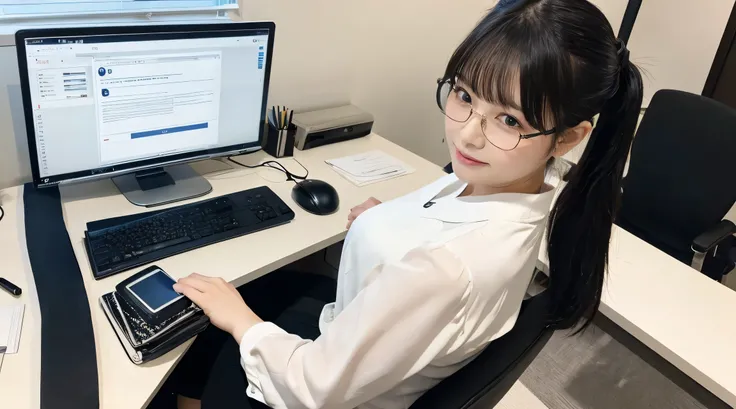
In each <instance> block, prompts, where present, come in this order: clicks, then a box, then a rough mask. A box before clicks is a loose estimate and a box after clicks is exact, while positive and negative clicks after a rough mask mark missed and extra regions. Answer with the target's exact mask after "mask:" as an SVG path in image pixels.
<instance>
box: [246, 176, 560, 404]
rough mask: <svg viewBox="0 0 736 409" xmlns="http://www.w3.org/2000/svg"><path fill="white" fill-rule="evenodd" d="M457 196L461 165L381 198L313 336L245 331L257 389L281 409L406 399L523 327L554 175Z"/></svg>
mask: <svg viewBox="0 0 736 409" xmlns="http://www.w3.org/2000/svg"><path fill="white" fill-rule="evenodd" d="M554 173H555V174H553V172H548V174H547V180H546V182H547V183H546V184H545V187H544V189H543V193H540V194H520V193H502V194H494V195H490V196H482V197H481V196H477V197H476V196H466V197H458V195H459V194H460V193H461V192H462V191H463V190H464V188H465V186H466V185H465V184H463V183H462V182H460V181H459V180H458V179H457V177H455V175H448V176H445V177H443V178H441V179H439V180H438V181H436V182H434V183H432V184H430V185H428V186H426V187H424V188H423V189H420V190H418V191H416V192H414V193H411V194H409V195H406V196H404V197H401V198H399V199H396V200H392V201H389V202H386V203H383V204H380V205H378V206H376V207H373V208H371V209H369V210H367V211H366V212H364V213H363V214H362V215H360V216H359V217H358V218H357V220H355V222H354V223H353V225H352V227H351V228H350V231H349V232H348V235H347V238H346V239H345V244H344V247H343V251H342V259H341V261H340V268H339V271H338V281H337V299H336V301H335V302H334V303H332V304H328V305H327V306H325V308H324V310H323V311H322V315H321V317H320V323H319V324H320V330H321V335H320V336H319V337H318V338H317V339H316V340H315V341H310V340H305V339H302V338H300V337H299V336H297V335H292V334H289V333H286V332H285V331H283V330H282V329H280V328H279V327H277V326H276V325H275V324H273V323H270V322H264V323H259V324H257V325H255V326H254V327H252V328H251V329H250V330H248V331H247V332H246V333H245V334H244V335H243V338H242V339H241V342H240V353H241V357H242V364H243V369H244V370H245V374H246V376H247V378H248V382H249V383H250V387H249V388H248V391H247V393H248V396H250V397H252V398H254V399H257V400H259V401H261V402H264V403H266V404H267V405H269V406H271V407H273V408H277V409H287V408H288V409H301V408H307V409H316V408H324V409H343V408H344V409H351V408H360V409H379V408H380V409H406V408H408V407H409V406H410V405H411V404H412V403H413V402H414V401H415V400H416V399H417V398H419V396H421V394H422V393H424V392H425V391H427V390H429V389H430V388H432V387H433V386H434V385H436V384H437V383H438V382H439V381H440V380H442V379H443V378H446V377H448V376H450V375H451V374H453V373H454V372H455V371H457V370H458V369H460V368H461V367H462V366H463V365H465V364H466V363H467V362H469V361H470V360H471V359H472V358H474V357H475V356H476V355H477V354H478V353H479V352H481V351H482V350H483V348H484V347H485V346H486V345H488V343H490V342H491V341H493V340H494V339H496V338H498V337H500V336H502V335H504V334H505V333H506V332H508V331H509V330H510V329H511V328H512V327H513V325H514V323H515V321H516V317H517V315H518V313H519V308H520V306H521V302H522V300H523V299H524V295H525V292H526V289H527V287H528V285H529V283H530V280H531V278H532V274H533V270H534V266H535V263H536V260H537V254H538V250H539V246H540V242H541V240H542V236H543V234H544V229H545V221H546V219H547V214H548V212H549V209H550V205H551V202H552V199H553V196H554V188H552V187H551V186H550V184H551V185H555V186H556V185H557V183H556V182H557V180H559V179H558V178H557V175H556V172H554Z"/></svg>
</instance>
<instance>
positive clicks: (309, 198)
mask: <svg viewBox="0 0 736 409" xmlns="http://www.w3.org/2000/svg"><path fill="white" fill-rule="evenodd" d="M291 198H292V199H294V201H295V202H296V204H298V205H299V207H301V208H302V209H304V210H306V211H308V212H309V213H312V214H317V215H320V216H325V215H328V214H332V213H335V211H337V208H338V207H339V206H340V197H339V196H338V195H337V190H335V188H334V187H332V185H330V184H329V183H327V182H324V181H321V180H317V179H306V180H302V181H301V182H298V183H297V184H296V186H294V188H293V189H291Z"/></svg>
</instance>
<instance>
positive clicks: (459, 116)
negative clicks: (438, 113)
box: [437, 81, 472, 122]
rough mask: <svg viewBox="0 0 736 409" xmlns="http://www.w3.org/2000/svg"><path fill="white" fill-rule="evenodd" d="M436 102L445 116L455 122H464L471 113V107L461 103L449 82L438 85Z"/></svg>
mask: <svg viewBox="0 0 736 409" xmlns="http://www.w3.org/2000/svg"><path fill="white" fill-rule="evenodd" d="M437 101H438V102H439V104H440V109H441V110H442V112H444V113H445V115H446V116H447V117H448V118H450V119H452V120H453V121H455V122H465V121H467V120H468V118H470V115H471V113H472V108H471V105H470V104H468V103H467V102H464V101H462V100H461V99H460V98H459V97H458V95H457V92H456V91H455V90H454V89H453V88H452V84H450V82H449V81H446V82H443V83H442V84H440V88H439V89H438V90H437Z"/></svg>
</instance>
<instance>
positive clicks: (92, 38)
mask: <svg viewBox="0 0 736 409" xmlns="http://www.w3.org/2000/svg"><path fill="white" fill-rule="evenodd" d="M18 36H19V37H21V38H22V44H23V46H22V47H19V54H20V53H21V52H22V53H23V55H22V56H21V55H19V65H20V68H21V77H25V78H22V81H21V82H22V86H23V87H24V89H23V92H24V105H25V106H24V109H25V113H26V122H27V124H26V125H27V129H28V131H29V148H30V149H29V150H30V153H31V160H32V162H34V163H32V165H33V171H34V179H36V180H35V181H36V184H37V185H50V184H56V183H58V182H61V181H65V180H73V179H80V178H91V177H101V176H108V175H111V174H119V173H121V172H127V171H133V170H139V169H144V168H150V167H154V166H160V165H162V164H170V163H176V162H184V161H187V160H193V159H199V158H202V157H209V156H216V155H218V154H232V153H233V152H234V151H245V150H248V149H249V148H252V149H257V147H259V146H260V143H259V136H260V135H261V132H262V126H263V118H264V117H265V109H266V97H267V90H268V76H269V75H268V73H269V69H270V57H271V50H272V36H273V25H272V24H270V23H243V24H220V25H206V26H166V27H161V26H158V27H156V26H153V27H122V28H121V27H118V28H108V29H104V28H81V29H77V30H76V31H75V30H74V29H56V30H54V29H51V30H32V31H26V32H19V34H18ZM21 49H22V51H21ZM21 58H22V59H23V62H22V63H21V61H20V60H21Z"/></svg>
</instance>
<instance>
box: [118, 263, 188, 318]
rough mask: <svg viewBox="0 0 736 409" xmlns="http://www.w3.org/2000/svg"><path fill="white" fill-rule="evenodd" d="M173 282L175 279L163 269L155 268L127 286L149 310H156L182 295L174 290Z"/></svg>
mask: <svg viewBox="0 0 736 409" xmlns="http://www.w3.org/2000/svg"><path fill="white" fill-rule="evenodd" d="M174 283H175V281H174V280H173V279H172V278H171V277H169V276H168V275H167V274H166V273H164V272H163V270H155V271H152V272H151V273H149V274H146V275H145V276H143V277H141V278H140V279H139V280H136V281H135V282H133V283H130V284H129V285H128V286H127V287H128V290H129V291H130V292H131V293H133V295H134V296H136V297H137V298H138V299H139V300H140V301H142V302H143V304H145V305H146V307H148V309H149V310H151V311H152V312H158V311H160V310H161V309H163V308H164V307H166V306H168V305H170V304H172V303H174V302H175V301H177V300H180V299H181V298H183V297H184V296H183V295H181V294H179V293H177V292H176V291H174V288H173V285H174Z"/></svg>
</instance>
